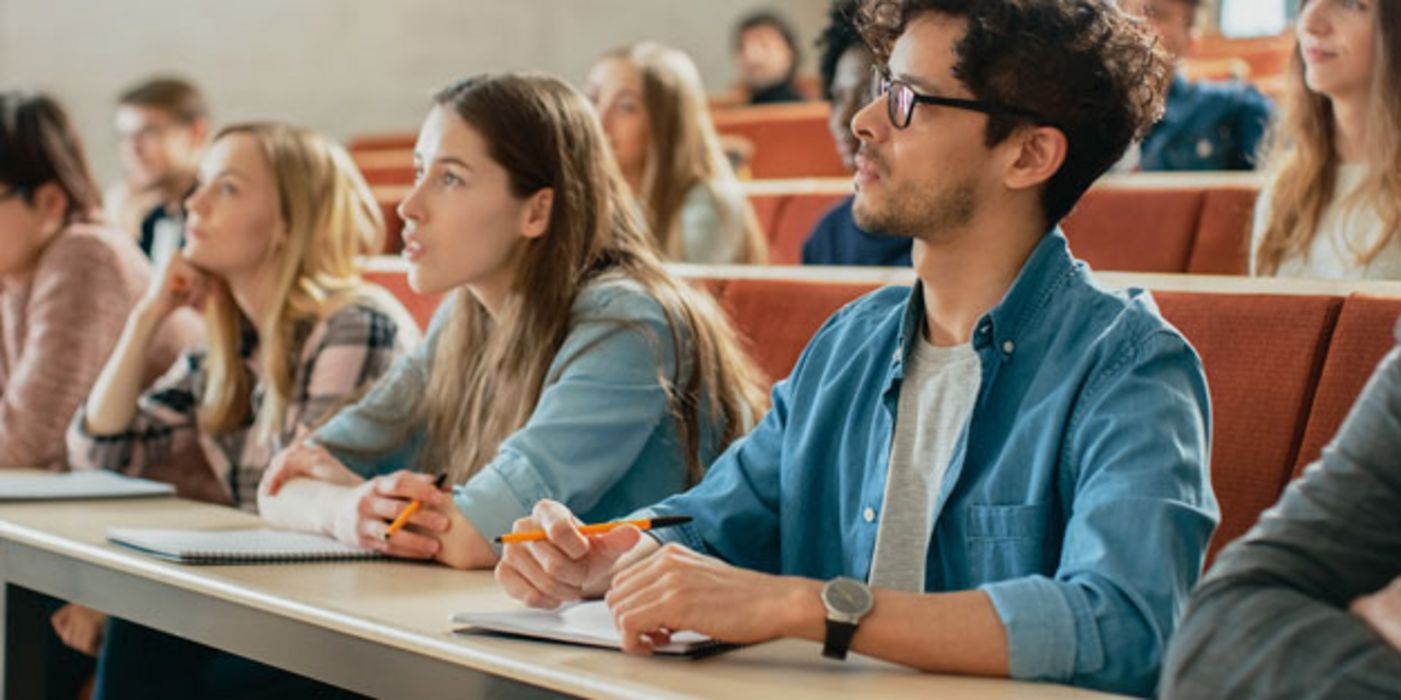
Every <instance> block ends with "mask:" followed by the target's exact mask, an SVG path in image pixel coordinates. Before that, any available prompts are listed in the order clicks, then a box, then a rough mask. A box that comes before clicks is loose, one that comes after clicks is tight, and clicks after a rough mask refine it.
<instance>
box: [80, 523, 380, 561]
mask: <svg viewBox="0 0 1401 700" xmlns="http://www.w3.org/2000/svg"><path fill="white" fill-rule="evenodd" d="M107 541H109V542H111V543H113V544H119V545H121V546H123V547H129V548H131V549H134V550H136V551H138V552H142V553H145V554H149V555H151V556H153V557H157V558H159V559H165V560H167V561H173V562H179V563H181V564H287V563H293V562H310V561H344V560H353V559H380V558H383V555H382V554H380V553H379V552H375V551H371V550H365V549H360V548H358V547H352V546H350V545H347V544H342V543H340V542H337V541H336V540H333V539H331V538H329V537H324V536H322V535H316V534H312V533H308V532H290V531H287V530H272V529H267V528H257V529H244V530H155V529H136V528H115V527H114V528H108V530H107Z"/></svg>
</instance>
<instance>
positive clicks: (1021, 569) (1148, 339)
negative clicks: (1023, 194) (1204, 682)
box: [649, 230, 1219, 694]
mask: <svg viewBox="0 0 1401 700" xmlns="http://www.w3.org/2000/svg"><path fill="white" fill-rule="evenodd" d="M923 315H924V306H923V301H922V296H921V293H920V291H919V287H915V288H914V289H913V290H911V289H909V288H888V289H883V290H880V291H877V292H874V293H872V294H870V295H868V296H866V297H864V298H862V299H859V300H857V301H855V302H853V303H852V304H850V305H848V306H847V307H846V308H844V309H843V310H841V311H840V312H838V313H837V314H836V315H835V316H833V317H832V318H831V319H829V320H828V321H827V323H826V324H825V325H824V326H823V327H822V328H821V329H820V330H819V331H818V333H817V335H816V336H815V337H814V338H813V339H812V341H811V342H810V343H809V344H808V346H807V349H806V350H805V351H804V352H803V355H802V357H801V358H800V359H799V360H798V364H797V366H796V367H795V368H794V370H793V373H792V375H791V376H790V377H789V378H788V379H786V380H784V381H783V382H781V383H779V384H778V385H777V386H776V387H775V388H774V390H773V409H772V410H771V411H770V412H769V413H768V414H767V415H766V416H765V417H764V419H763V420H762V421H761V422H760V424H759V426H758V427H757V428H756V429H755V430H754V432H752V433H751V434H750V435H748V436H747V437H746V438H744V439H743V440H740V441H738V442H736V443H735V444H734V445H732V446H731V447H730V449H729V450H728V451H726V452H725V453H724V454H722V455H721V456H720V457H719V458H718V459H717V460H716V461H715V463H714V464H713V465H712V466H711V468H710V470H709V471H708V472H707V474H706V476H705V479H704V480H703V481H702V482H701V483H700V484H699V485H698V486H696V487H695V488H693V489H691V490H690V491H688V492H686V493H684V494H680V495H676V496H673V497H671V498H669V499H667V500H665V501H663V502H661V503H660V504H658V505H656V506H654V507H653V508H651V509H649V510H651V511H652V512H655V513H657V514H662V515H671V514H685V515H690V516H692V517H693V518H695V521H694V522H693V523H692V524H690V525H687V526H684V527H680V528H675V529H668V530H659V531H657V532H656V533H655V534H656V536H657V537H658V539H661V540H663V541H679V542H681V543H683V544H685V545H688V546H690V547H691V548H693V549H696V550H698V551H701V552H705V553H708V554H713V555H715V556H718V557H721V558H722V559H725V560H727V561H729V562H731V563H734V564H736V565H740V566H744V567H748V568H753V569H758V570H762V571H767V572H773V573H782V574H788V575H799V576H806V577H810V578H815V579H830V578H832V577H835V576H850V577H854V578H857V579H861V580H865V579H866V578H867V576H868V574H869V573H870V568H871V557H872V554H873V552H874V549H875V542H876V530H877V528H878V526H879V524H880V514H881V505H882V503H881V501H882V498H883V495H884V492H885V478H886V472H887V469H888V465H889V462H890V446H891V439H892V435H893V428H894V426H895V421H896V407H897V405H898V403H899V402H898V398H899V394H900V383H901V378H902V376H903V373H904V369H903V368H904V360H905V357H906V356H907V355H908V353H909V352H910V345H911V343H914V342H917V340H918V338H917V337H916V333H918V332H919V331H918V329H919V328H921V327H922V318H923ZM973 346H974V349H975V350H976V351H977V353H978V355H979V357H980V358H981V363H982V386H981V389H980V391H979V394H978V398H977V403H976V404H975V406H974V409H973V412H972V415H971V416H970V418H969V419H968V422H967V424H966V425H965V426H964V428H963V430H962V433H961V436H960V438H959V440H958V443H957V445H956V447H955V449H954V453H953V457H952V460H951V462H950V464H949V465H948V472H947V476H946V477H945V479H944V481H943V485H942V490H941V492H940V494H939V497H938V500H937V503H936V505H935V513H934V516H935V517H934V526H933V534H932V537H931V541H930V545H929V554H928V566H927V570H926V574H925V588H926V590H928V591H930V592H935V591H959V590H967V589H981V590H983V591H985V592H986V593H987V594H988V596H990V597H991V599H992V603H993V605H994V606H995V607H996V610H997V614H998V615H999V616H1000V618H1001V620H1002V623H1003V625H1004V626H1005V627H1006V631H1007V636H1008V641H1009V643H1010V652H1011V674H1012V676H1013V677H1014V678H1018V679H1029V680H1033V679H1034V680H1046V681H1055V682H1066V683H1073V684H1076V685H1083V686H1088V687H1094V688H1100V689H1106V690H1111V691H1117V692H1127V693H1138V694H1147V693H1150V692H1152V690H1153V686H1154V683H1155V682H1156V680H1157V676H1158V668H1159V665H1160V663H1161V659H1162V656H1163V651H1164V648H1165V646H1166V643H1167V640H1168V637H1169V635H1170V634H1171V633H1172V629H1173V625H1174V624H1175V623H1176V621H1177V618H1178V615H1179V614H1180V612H1181V610H1182V608H1183V605H1184V603H1185V601H1186V598H1187V594H1188V592H1189V591H1190V590H1191V588H1192V586H1193V584H1195V583H1196V581H1197V578H1198V576H1199V575H1200V571H1201V566H1202V560H1203V558H1204V556H1205V553H1206V546H1207V540H1208V539H1209V538H1210V536H1211V533H1212V531H1213V530H1214V529H1215V526H1216V523H1217V521H1218V520H1219V511H1218V509H1217V506H1216V500H1215V498H1214V496H1213V495H1212V490H1211V482H1210V479H1209V475H1208V470H1207V456H1208V452H1209V449H1208V442H1209V431H1210V430H1209V426H1210V425H1211V422H1210V417H1209V408H1208V397H1207V386H1206V379H1205V376H1204V375H1203V372H1202V366H1201V362H1200V360H1199V359H1198V357H1197V355H1196V353H1195V351H1193V349H1192V348H1191V346H1190V345H1188V344H1187V342H1186V341H1185V340H1184V339H1183V338H1182V336H1181V335H1180V334H1179V333H1178V332H1177V330H1176V329H1174V328H1173V327H1172V326H1170V325H1169V324H1168V323H1167V322H1166V321H1164V320H1163V318H1162V317H1161V316H1160V315H1159V313H1158V311H1157V308H1156V306H1155V304H1154V303H1153V301H1152V298H1151V297H1150V296H1149V295H1148V294H1147V293H1146V292H1143V291H1139V290H1130V291H1127V292H1111V291H1107V290H1105V289H1102V288H1100V287H1099V286H1097V285H1096V284H1095V282H1094V281H1093V280H1092V279H1091V276H1090V272H1089V270H1088V268H1086V267H1085V265H1084V264H1083V263H1079V262H1076V261H1075V260H1073V259H1072V258H1071V256H1070V253H1069V251H1068V250H1067V248H1066V242H1065V238H1064V236H1063V235H1062V234H1061V233H1060V231H1059V230H1054V231H1052V232H1050V233H1049V234H1047V235H1046V237H1045V238H1044V239H1043V240H1042V241H1041V242H1040V244H1039V245H1038V246H1037V248H1036V250H1035V251H1034V253H1033V254H1032V255H1031V257H1030V258H1029V259H1028V261H1027V262H1026V264H1025V266H1024V267H1023V269H1022V271H1021V273H1020V275H1019V276H1018V279H1017V280H1016V282H1015V283H1014V284H1013V285H1012V287H1011V289H1010V290H1009V291H1008V292H1007V294H1006V296H1005V298H1004V299H1003V300H1002V302H1001V303H1000V304H998V306H996V307H995V308H993V309H992V310H991V311H990V312H988V313H987V314H986V315H985V316H983V317H982V318H981V319H980V320H979V322H978V323H977V325H976V327H975V331H974V339H973Z"/></svg>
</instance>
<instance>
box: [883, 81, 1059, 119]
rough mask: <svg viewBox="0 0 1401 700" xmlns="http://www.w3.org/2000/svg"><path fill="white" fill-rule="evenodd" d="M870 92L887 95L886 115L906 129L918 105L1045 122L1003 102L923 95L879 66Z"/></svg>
mask: <svg viewBox="0 0 1401 700" xmlns="http://www.w3.org/2000/svg"><path fill="white" fill-rule="evenodd" d="M871 91H872V95H871V99H872V100H875V99H878V98H880V97H881V96H882V95H884V96H885V98H886V101H885V108H886V114H887V116H889V117H890V123H891V125H893V126H894V127H895V128H896V129H903V128H905V127H907V126H909V125H910V119H912V118H913V117H914V114H915V105H938V106H940V107H952V108H954V109H966V110H969V111H972V112H982V113H983V114H989V115H993V114H1009V115H1014V116H1018V117H1026V118H1027V119H1030V120H1032V121H1034V122H1037V123H1044V122H1045V120H1044V119H1042V118H1041V116H1040V115H1038V114H1037V113H1035V112H1033V111H1031V110H1029V109H1023V108H1021V107H1016V106H1013V105H1007V104H1002V103H1001V102H989V101H987V100H964V99H960V98H957V97H935V96H934V95H921V94H919V93H918V92H915V89H914V87H912V86H911V85H910V84H909V83H907V82H905V81H903V80H896V79H894V78H892V77H890V76H889V75H887V74H886V73H885V71H883V70H881V69H880V68H879V67H875V68H872V69H871Z"/></svg>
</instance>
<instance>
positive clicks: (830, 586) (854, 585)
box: [822, 576, 876, 661]
mask: <svg viewBox="0 0 1401 700" xmlns="http://www.w3.org/2000/svg"><path fill="white" fill-rule="evenodd" d="M875 604H876V599H875V596H873V595H871V589H870V587H868V586H867V585H866V584H864V583H861V582H860V581H857V580H856V579H851V578H846V577H845V576H838V577H837V578H834V579H832V580H831V581H828V582H827V583H826V585H824V586H823V587H822V605H823V606H824V607H826V608H827V641H826V642H825V643H823V645H822V655H823V656H825V657H827V658H829V659H837V660H838V661H841V660H843V659H845V658H846V650H847V649H848V648H849V647H850V646H851V638H852V637H853V636H855V635H856V627H857V625H860V624H861V618H863V617H866V615H867V614H869V613H870V612H871V608H872V607H874V606H875Z"/></svg>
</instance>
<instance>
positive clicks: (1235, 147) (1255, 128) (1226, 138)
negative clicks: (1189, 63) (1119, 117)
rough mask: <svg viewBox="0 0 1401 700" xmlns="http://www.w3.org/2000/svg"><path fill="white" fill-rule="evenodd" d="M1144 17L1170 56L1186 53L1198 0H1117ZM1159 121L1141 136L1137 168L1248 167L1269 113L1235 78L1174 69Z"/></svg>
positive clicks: (1178, 58)
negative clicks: (1212, 78) (1210, 78)
mask: <svg viewBox="0 0 1401 700" xmlns="http://www.w3.org/2000/svg"><path fill="white" fill-rule="evenodd" d="M1121 2H1122V4H1123V7H1124V9H1125V10H1126V11H1127V12H1129V13H1130V14H1133V15H1138V16H1141V17H1143V18H1144V19H1146V20H1147V22H1148V23H1149V25H1150V26H1152V27H1153V29H1154V30H1155V31H1156V32H1157V34H1158V41H1159V43H1160V44H1161V45H1162V47H1163V49H1164V50H1165V51H1167V53H1168V55H1169V56H1171V57H1172V59H1173V60H1174V61H1181V60H1182V59H1185V58H1188V57H1189V56H1191V54H1192V49H1193V46H1194V45H1195V44H1196V42H1197V31H1196V22H1197V10H1198V8H1200V7H1201V0H1121ZM1166 107H1167V109H1166V111H1165V113H1164V114H1163V119H1162V121H1159V122H1158V123H1157V124H1156V125H1154V127H1153V130H1152V131H1149V132H1148V135H1147V136H1145V137H1143V144H1142V145H1141V147H1140V149H1139V159H1138V163H1137V167H1138V168H1139V169H1140V170H1148V171H1160V170H1253V169H1255V167H1256V165H1257V164H1258V163H1259V150H1260V146H1261V143H1262V142H1263V141H1264V137H1265V132H1266V130H1267V129H1268V128H1269V126H1270V121H1271V120H1272V119H1273V117H1274V105H1273V104H1272V103H1271V102H1270V99H1269V98H1268V97H1265V96H1264V95H1262V94H1260V91H1259V90H1256V89H1255V88H1254V87H1252V86H1250V85H1246V84H1243V83H1239V82H1206V81H1192V80H1188V79H1187V77H1186V76H1185V75H1183V74H1182V73H1181V72H1178V73H1177V75H1175V76H1173V79H1172V84H1171V85H1170V86H1169V87H1168V93H1167V105H1166Z"/></svg>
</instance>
